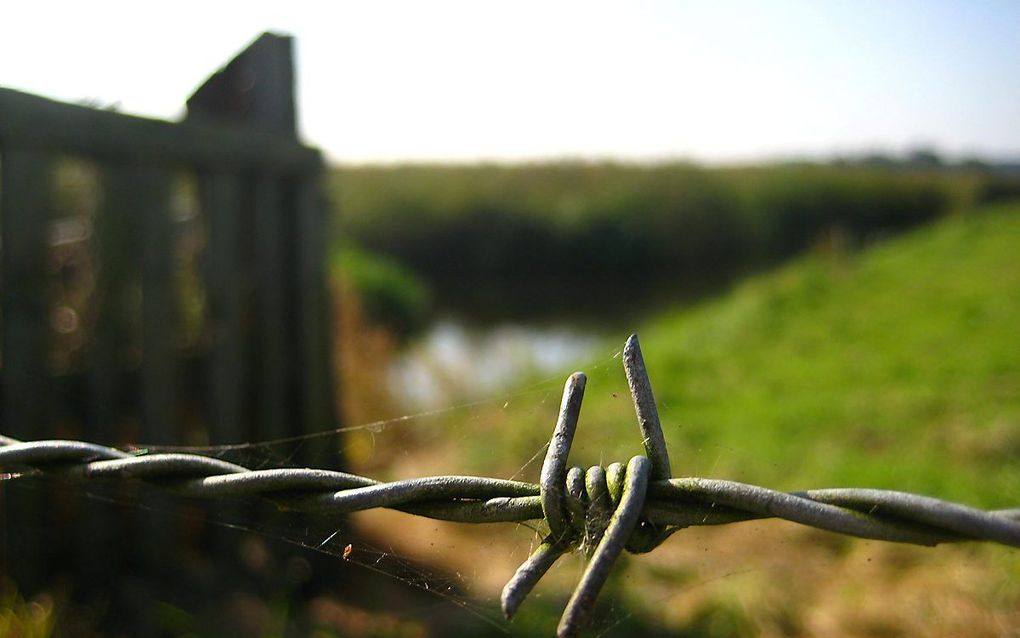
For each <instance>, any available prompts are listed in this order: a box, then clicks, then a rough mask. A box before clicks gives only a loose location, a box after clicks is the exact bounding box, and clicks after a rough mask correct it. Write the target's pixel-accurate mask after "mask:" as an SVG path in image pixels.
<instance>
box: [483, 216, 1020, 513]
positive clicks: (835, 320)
mask: <svg viewBox="0 0 1020 638" xmlns="http://www.w3.org/2000/svg"><path fill="white" fill-rule="evenodd" d="M639 334H640V337H641V343H642V348H643V350H644V354H645V358H646V361H647V365H648V368H649V372H650V375H651V380H652V385H653V388H654V390H655V394H656V398H657V400H658V403H659V406H660V414H661V416H662V421H663V426H664V430H665V433H666V438H667V442H668V444H669V446H670V450H671V454H672V457H673V468H674V474H677V475H702V476H712V477H717V478H729V479H733V480H741V481H747V482H754V483H758V484H763V485H766V486H769V487H775V488H777V489H803V488H812V487H841V486H856V487H879V488H890V489H903V490H908V491H916V492H921V493H927V494H931V495H937V496H941V497H944V498H948V499H955V500H960V501H964V502H968V503H971V504H974V505H978V506H985V507H1007V506H1013V507H1015V506H1016V505H1017V504H1020V205H1016V204H1013V205H1000V206H996V207H989V208H985V209H981V210H977V211H971V212H968V213H966V214H961V215H956V216H953V217H950V218H947V219H945V220H942V221H940V222H939V223H937V224H934V225H932V226H930V227H926V228H923V229H921V230H919V231H915V232H913V233H910V234H909V235H905V236H902V237H900V238H898V239H895V240H889V241H886V242H883V243H879V244H877V245H875V246H874V247H873V248H871V249H869V250H867V251H864V252H861V253H857V254H854V253H848V252H846V251H841V250H838V249H837V250H832V249H830V250H829V251H828V252H825V253H818V252H816V253H814V254H811V255H809V256H807V257H805V258H802V259H799V260H797V261H796V262H794V263H791V264H789V265H787V266H785V267H783V268H781V269H780V270H778V271H776V272H773V273H771V274H768V275H766V276H761V277H757V278H754V279H752V280H750V281H747V282H746V283H744V284H742V285H740V286H739V287H738V288H736V289H735V290H733V291H731V292H730V293H728V294H726V295H725V296H722V297H721V298H719V299H717V300H715V301H711V302H708V303H705V304H702V305H700V306H697V307H695V308H693V309H689V310H684V311H677V312H671V313H667V314H665V315H663V316H659V317H658V318H655V319H653V320H651V321H649V322H648V323H647V325H644V326H642V327H641V329H640V331H639ZM622 337H623V336H622V335H621V339H620V341H621V343H622V341H623V338H622ZM618 366H619V363H618V361H613V362H611V365H610V366H607V368H606V369H607V370H608V372H602V373H598V372H596V374H593V375H590V379H589V385H588V391H587V393H586V398H585V405H584V408H583V410H582V415H581V425H580V429H579V434H578V439H577V442H576V443H575V452H574V455H573V460H574V461H575V462H583V463H593V462H599V461H604V462H609V461H613V460H626V459H627V458H628V457H629V456H630V455H632V454H634V453H636V452H638V451H639V450H640V448H639V446H638V444H637V428H636V427H635V426H632V425H631V424H630V423H633V412H632V411H631V410H630V408H629V406H628V405H627V399H626V396H625V394H624V393H625V390H623V387H625V386H623V381H622V377H623V375H622V372H619V371H618ZM547 412H548V411H546V413H543V414H540V415H536V416H535V417H534V418H532V421H534V423H533V425H534V427H531V425H529V426H528V427H527V428H525V427H523V426H521V427H516V428H515V427H507V428H503V427H501V428H499V431H500V432H504V434H503V435H502V436H506V437H508V438H512V439H513V440H512V441H508V442H507V443H508V445H509V446H510V447H512V448H515V449H516V451H515V452H514V453H515V454H518V455H520V454H526V453H527V451H528V450H532V451H533V450H534V449H535V448H534V446H535V444H536V442H537V441H540V440H541V438H542V437H544V436H548V432H547V430H549V429H551V421H549V414H548V413H547ZM526 418H527V417H526ZM628 421H629V423H628ZM621 423H626V425H621ZM522 432H527V434H523V433H522ZM487 444H488V445H490V446H491V445H492V440H491V439H487ZM529 446H530V447H529ZM525 458H526V456H525Z"/></svg>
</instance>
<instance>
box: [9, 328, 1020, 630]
mask: <svg viewBox="0 0 1020 638" xmlns="http://www.w3.org/2000/svg"><path fill="white" fill-rule="evenodd" d="M623 359H624V368H625V370H626V373H627V380H628V384H629V386H630V389H631V395H632V398H633V399H634V406H635V411H636V413H637V418H638V425H639V427H640V429H641V435H642V441H643V443H644V447H645V451H646V453H647V457H645V456H635V457H634V458H632V459H631V460H630V463H629V464H628V465H627V466H626V467H625V466H624V465H622V464H620V463H613V464H611V465H609V466H608V467H606V468H605V469H603V468H601V467H592V468H589V469H588V470H587V471H585V470H583V469H581V468H577V467H575V468H571V469H568V466H567V457H568V456H569V454H570V446H571V443H572V442H573V438H574V433H575V431H576V429H577V421H578V418H579V416H580V412H581V400H582V398H583V396H584V388H585V382H586V378H585V376H584V374H582V373H580V372H577V373H574V374H573V375H571V376H570V377H569V378H568V379H567V382H566V384H565V386H564V391H563V401H562V403H561V406H560V412H559V417H558V419H557V422H556V427H555V429H554V431H553V435H552V439H551V440H550V442H549V449H548V451H547V453H546V458H545V462H544V463H543V464H542V472H541V479H540V483H539V484H538V485H536V484H533V483H525V482H522V481H508V480H502V479H495V478H487V477H477V476H431V477H422V478H416V479H406V480H401V481H393V482H390V483H382V482H379V481H376V480H374V479H371V478H368V477H364V476H358V475H356V474H348V473H346V472H336V471H332V470H321V469H312V468H275V469H267V470H251V469H248V468H246V467H243V466H241V465H236V464H234V463H229V462H226V461H223V460H221V459H216V458H211V457H207V456H202V455H198V454H182V453H170V454H164V453H153V454H149V453H145V452H144V451H143V452H140V453H137V454H131V453H129V452H124V451H122V450H117V449H114V448H110V447H105V446H102V445H96V444H94V443H86V442H83V441H62V440H55V441H32V442H27V443H24V442H21V441H18V440H16V439H12V438H10V437H6V436H3V435H0V467H2V468H3V469H5V470H6V469H7V468H10V467H16V468H30V469H33V470H35V471H36V472H38V473H43V474H59V475H62V476H70V477H75V478H79V479H82V480H142V481H145V482H147V483H151V484H153V485H156V486H159V487H162V488H164V489H168V490H171V491H174V492H177V493H181V494H184V495H188V496H192V497H199V498H222V497H225V496H261V497H263V498H265V499H267V500H269V501H270V502H273V503H274V504H276V505H277V506H278V507H279V508H281V509H284V510H291V511H308V512H315V513H347V512H356V511H360V510H365V509H372V508H376V507H388V508H393V509H397V510H401V511H404V512H408V513H410V514H415V515H418V516H425V517H430V518H435V519H441V520H449V521H458V522H464V523H493V522H524V521H530V520H540V519H544V520H545V522H546V524H547V525H548V526H549V534H548V535H547V536H546V537H545V539H544V540H543V541H542V543H541V544H540V545H539V547H538V549H537V550H536V551H535V552H534V553H533V554H532V555H531V556H530V557H529V558H528V559H527V560H526V561H524V563H523V564H522V565H521V566H520V567H519V568H518V569H517V571H516V573H515V574H514V575H513V577H511V578H510V580H509V582H507V584H506V586H505V587H504V588H503V592H502V596H501V603H502V607H503V613H504V614H505V615H506V617H507V618H508V619H509V618H511V617H512V616H513V615H514V613H515V612H516V611H517V610H518V608H519V607H520V605H521V603H522V602H523V601H524V599H525V598H526V597H527V596H528V594H529V593H530V592H531V591H532V589H533V588H534V587H535V585H536V584H537V583H538V581H539V580H541V578H542V577H543V576H544V575H545V574H546V572H548V570H549V569H550V568H551V567H552V566H553V564H554V563H555V562H556V561H557V560H558V559H559V557H560V556H562V555H563V554H565V553H567V552H568V551H571V550H574V549H576V548H580V549H582V550H583V551H584V553H585V554H588V555H590V560H589V562H588V564H587V566H586V568H585V570H584V573H583V574H582V576H581V579H580V581H579V582H578V584H577V587H576V588H575V590H574V592H573V594H572V595H571V597H570V600H569V601H568V603H567V605H566V608H565V609H564V612H563V616H562V618H561V620H560V625H559V629H558V635H559V636H561V637H567V636H575V635H577V634H578V633H579V632H580V631H581V629H582V628H583V626H584V623H585V622H586V620H587V618H588V617H589V615H590V613H591V610H592V608H593V607H594V604H595V600H596V598H597V596H598V593H599V591H600V590H601V588H602V586H603V585H604V584H605V582H606V579H607V578H608V576H609V573H610V572H611V570H612V567H613V565H614V563H615V561H616V560H617V558H618V557H619V556H620V554H621V553H622V552H623V550H624V549H626V550H627V551H628V552H630V553H642V552H648V551H651V550H653V549H655V548H656V547H658V545H659V544H661V543H662V542H663V541H664V540H665V539H666V538H667V537H668V536H670V535H671V534H673V533H674V532H676V531H678V530H680V529H683V528H685V527H690V526H694V525H722V524H728V523H735V522H739V521H748V520H755V519H762V518H770V517H774V518H781V519H785V520H789V521H794V522H797V523H801V524H804V525H809V526H812V527H816V528H819V529H824V530H828V531H831V532H836V533H841V534H847V535H850V536H857V537H860V538H870V539H876V540H885V541H892V542H899V543H913V544H917V545H936V544H938V543H946V542H958V541H987V542H994V543H1000V544H1003V545H1008V546H1012V547H1020V508H1016V509H1005V510H997V511H990V512H987V511H982V510H978V509H974V508H972V507H967V506H965V505H960V504H957V503H949V502H946V501H942V500H939V499H935V498H931V497H927V496H920V495H917V494H907V493H904V492H894V491H887V490H872V489H826V490H810V491H806V492H792V493H785V492H776V491H774V490H769V489H767V488H763V487H757V486H754V485H747V484H744V483H736V482H733V481H721V480H712V479H702V478H671V475H670V464H669V455H668V453H667V451H666V444H665V439H664V437H663V434H662V427H661V425H660V423H659V418H658V413H657V411H656V409H655V400H654V398H653V396H652V391H651V384H650V383H649V381H648V375H647V371H646V370H645V366H644V360H643V358H642V356H641V349H640V346H639V345H638V341H637V336H636V335H634V336H631V338H630V339H628V341H627V345H626V347H625V348H624V357H623Z"/></svg>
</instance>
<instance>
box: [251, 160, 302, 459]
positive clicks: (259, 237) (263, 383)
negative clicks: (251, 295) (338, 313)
mask: <svg viewBox="0 0 1020 638" xmlns="http://www.w3.org/2000/svg"><path fill="white" fill-rule="evenodd" d="M253 195H254V197H253V202H252V203H253V206H254V211H253V212H254V222H255V259H254V264H253V265H254V268H255V273H254V274H255V277H256V280H257V281H258V288H257V296H258V316H259V321H258V330H257V333H258V343H259V356H258V366H259V370H258V380H257V388H258V389H257V394H258V401H257V406H258V421H257V427H258V430H257V432H255V438H257V439H259V440H263V441H268V440H273V439H278V438H282V437H285V436H288V435H289V434H296V433H297V432H289V431H288V421H289V420H290V419H289V418H288V402H289V401H290V397H291V396H292V395H293V392H294V390H295V386H294V384H293V382H292V367H293V364H292V360H293V356H292V355H291V353H290V349H291V344H293V338H292V337H291V335H292V334H294V326H293V325H291V324H290V323H289V322H288V321H287V301H288V295H287V290H286V287H287V281H288V275H289V274H290V273H289V272H288V268H287V254H286V246H287V244H288V241H287V239H288V233H287V230H288V229H287V227H286V225H285V221H287V220H285V216H286V214H287V212H288V210H287V208H286V207H285V199H284V198H285V190H284V188H283V184H282V183H281V181H280V180H278V179H274V178H269V177H261V178H257V179H256V180H255V183H254V185H253Z"/></svg>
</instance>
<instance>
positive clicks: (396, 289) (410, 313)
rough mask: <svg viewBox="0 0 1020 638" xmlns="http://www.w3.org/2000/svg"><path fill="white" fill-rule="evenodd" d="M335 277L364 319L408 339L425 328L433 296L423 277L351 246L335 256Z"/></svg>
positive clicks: (339, 251)
mask: <svg viewBox="0 0 1020 638" xmlns="http://www.w3.org/2000/svg"><path fill="white" fill-rule="evenodd" d="M331 271H332V276H333V278H334V279H336V278H340V279H341V280H343V281H344V283H345V285H346V286H348V287H349V288H350V290H349V293H350V294H353V295H356V296H357V297H358V299H359V302H358V303H360V304H361V311H362V312H363V313H364V315H365V319H366V320H367V321H368V322H370V323H372V324H375V325H377V326H380V327H383V328H386V329H387V330H388V331H390V332H391V333H392V334H393V335H395V336H396V337H398V338H401V339H403V338H406V337H408V336H410V335H412V334H414V333H415V332H417V331H418V330H419V329H421V328H422V326H424V324H425V322H426V320H427V318H428V311H429V304H430V292H429V288H428V287H427V285H426V284H425V283H424V282H423V281H422V280H421V278H420V277H418V276H417V275H415V274H414V273H413V272H411V271H409V270H408V269H407V268H404V267H403V266H401V265H400V264H399V263H398V262H397V261H395V260H393V259H391V258H388V257H385V256H382V255H378V254H374V253H371V252H368V251H366V250H364V249H362V248H359V247H358V246H356V245H354V244H350V243H346V244H344V245H343V246H342V247H341V248H339V249H337V250H335V251H334V253H333V257H332V266H331Z"/></svg>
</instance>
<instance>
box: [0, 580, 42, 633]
mask: <svg viewBox="0 0 1020 638" xmlns="http://www.w3.org/2000/svg"><path fill="white" fill-rule="evenodd" d="M55 623H56V615H55V614H54V610H53V601H52V599H51V598H50V597H49V596H45V595H41V596H38V597H36V598H35V599H33V600H31V601H26V600H24V599H23V598H22V597H21V596H19V595H18V592H17V590H16V589H15V588H14V587H13V586H12V585H10V584H9V583H7V584H5V585H4V586H3V589H2V590H0V637H3V638H8V637H9V638H47V637H48V636H51V635H53V629H54V626H55Z"/></svg>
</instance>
